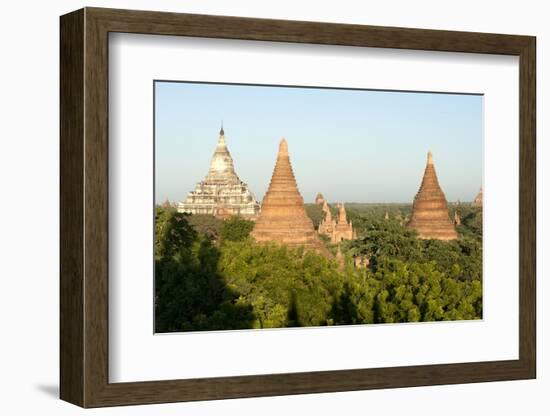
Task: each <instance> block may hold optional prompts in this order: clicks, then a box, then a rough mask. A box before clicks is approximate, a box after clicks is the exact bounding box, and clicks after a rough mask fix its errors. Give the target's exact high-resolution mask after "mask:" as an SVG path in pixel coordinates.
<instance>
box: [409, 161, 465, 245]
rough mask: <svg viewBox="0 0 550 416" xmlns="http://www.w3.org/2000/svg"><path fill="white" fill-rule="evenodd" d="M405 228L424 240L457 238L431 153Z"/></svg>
mask: <svg viewBox="0 0 550 416" xmlns="http://www.w3.org/2000/svg"><path fill="white" fill-rule="evenodd" d="M407 226H408V227H409V228H413V229H415V230H416V231H417V232H418V234H419V236H420V238H425V239H428V238H433V239H437V240H454V239H456V238H457V236H458V235H457V232H456V229H455V226H454V223H453V221H451V219H450V218H449V209H448V206H447V200H446V199H445V194H444V193H443V191H442V190H441V187H440V186H439V182H438V180H437V175H436V173H435V166H434V163H433V157H432V153H431V152H428V161H427V163H426V170H425V171H424V177H423V178H422V183H421V185H420V189H419V190H418V193H417V194H416V196H415V197H414V202H413V208H412V214H411V220H410V221H409V223H408V224H407Z"/></svg>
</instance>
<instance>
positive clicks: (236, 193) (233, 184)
mask: <svg viewBox="0 0 550 416" xmlns="http://www.w3.org/2000/svg"><path fill="white" fill-rule="evenodd" d="M178 212H187V213H190V214H207V215H214V216H216V217H220V218H227V217H230V216H232V215H239V216H242V217H245V218H248V219H255V218H256V217H257V215H258V214H259V212H260V204H259V203H258V201H257V200H256V198H255V197H254V195H253V194H252V192H251V191H250V190H249V189H248V185H247V184H246V183H244V182H242V181H241V180H240V179H239V177H238V176H237V174H236V173H235V168H234V166H233V159H232V158H231V154H230V153H229V149H228V148H227V144H226V142H225V133H224V131H223V126H222V128H221V129H220V136H219V138H218V144H217V146H216V150H215V151H214V155H213V156H212V161H211V162H210V169H209V170H208V175H206V178H205V179H204V180H203V181H201V182H199V183H198V184H197V186H196V187H195V190H194V191H191V192H189V193H188V194H187V198H186V199H185V200H184V201H182V202H180V203H179V204H178Z"/></svg>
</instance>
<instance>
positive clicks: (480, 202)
mask: <svg viewBox="0 0 550 416" xmlns="http://www.w3.org/2000/svg"><path fill="white" fill-rule="evenodd" d="M472 206H473V207H478V208H481V207H483V187H481V188H479V192H478V194H477V195H476V197H475V198H474V202H472Z"/></svg>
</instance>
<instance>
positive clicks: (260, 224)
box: [251, 139, 328, 254]
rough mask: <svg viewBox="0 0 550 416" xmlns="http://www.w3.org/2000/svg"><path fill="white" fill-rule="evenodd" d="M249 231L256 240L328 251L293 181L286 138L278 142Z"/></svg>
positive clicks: (323, 252)
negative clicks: (266, 185) (272, 166)
mask: <svg viewBox="0 0 550 416" xmlns="http://www.w3.org/2000/svg"><path fill="white" fill-rule="evenodd" d="M251 235H252V237H253V238H254V239H255V240H256V241H257V242H259V243H262V242H276V243H281V244H286V245H289V246H292V247H296V246H304V247H305V248H307V249H313V250H315V251H318V252H320V253H322V254H326V253H328V250H327V249H326V247H325V246H324V244H323V243H322V242H321V240H320V239H319V238H318V236H317V233H316V232H315V229H314V227H313V223H312V221H311V219H310V218H309V217H308V216H307V214H306V211H305V208H304V199H303V198H302V195H301V194H300V191H299V190H298V185H297V184H296V179H295V177H294V172H293V171H292V166H291V164H290V157H289V154H288V145H287V143H286V140H285V139H282V140H281V142H280V144H279V153H278V154H277V162H276V163H275V169H274V170H273V175H272V177H271V182H270V184H269V188H268V190H267V192H266V194H265V196H264V199H263V201H262V209H261V213H260V216H259V217H258V219H257V221H256V224H255V225H254V229H253V230H252V233H251Z"/></svg>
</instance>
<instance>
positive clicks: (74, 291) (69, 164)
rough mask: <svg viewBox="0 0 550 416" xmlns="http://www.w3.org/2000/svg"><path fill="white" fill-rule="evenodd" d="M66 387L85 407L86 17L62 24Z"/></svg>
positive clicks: (66, 394) (63, 391) (65, 393)
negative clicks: (84, 142) (84, 201)
mask: <svg viewBox="0 0 550 416" xmlns="http://www.w3.org/2000/svg"><path fill="white" fill-rule="evenodd" d="M60 29H61V36H60V41H61V44H60V49H61V50H60V97H59V103H60V117H61V119H60V158H59V160H60V183H59V187H60V201H59V205H60V216H59V223H60V250H59V252H60V296H59V298H60V311H61V314H60V342H59V345H60V357H59V358H60V381H61V383H60V387H59V394H60V397H61V398H62V399H63V400H67V401H69V402H71V403H75V404H78V405H80V406H82V405H84V391H83V386H84V383H83V377H84V374H85V368H84V360H83V356H82V349H83V347H84V326H83V324H84V314H83V305H84V286H83V283H84V272H83V256H84V228H83V222H84V210H83V200H84V183H83V173H84V157H83V151H82V149H83V140H84V76H83V74H84V12H83V11H82V10H79V11H77V12H74V13H72V14H70V15H68V16H65V17H64V18H63V19H61V22H60Z"/></svg>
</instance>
